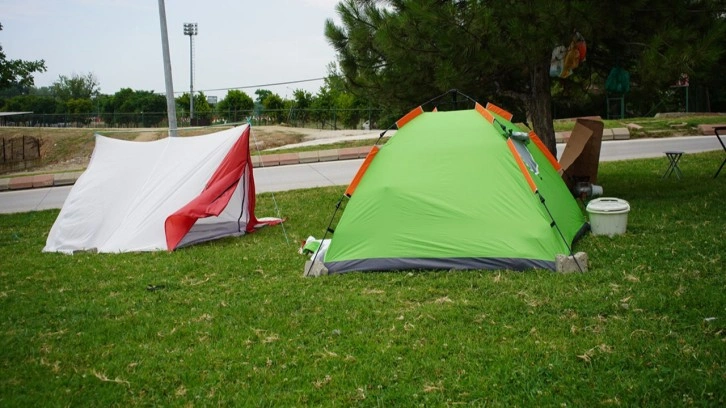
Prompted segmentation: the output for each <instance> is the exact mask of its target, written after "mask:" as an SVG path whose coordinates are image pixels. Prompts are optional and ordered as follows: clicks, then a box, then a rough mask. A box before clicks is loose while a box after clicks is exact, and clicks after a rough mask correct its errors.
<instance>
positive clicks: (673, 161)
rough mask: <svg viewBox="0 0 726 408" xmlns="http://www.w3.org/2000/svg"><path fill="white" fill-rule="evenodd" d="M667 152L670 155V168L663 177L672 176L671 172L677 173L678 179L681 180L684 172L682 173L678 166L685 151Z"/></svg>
mask: <svg viewBox="0 0 726 408" xmlns="http://www.w3.org/2000/svg"><path fill="white" fill-rule="evenodd" d="M665 154H666V156H668V168H667V169H666V171H665V173H663V176H662V177H661V178H666V177H670V175H671V174H675V175H676V177H678V180H680V179H681V176H683V173H681V169H680V168H679V167H678V161H679V160H681V156H683V152H665Z"/></svg>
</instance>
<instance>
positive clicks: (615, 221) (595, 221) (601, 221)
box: [586, 197, 630, 236]
mask: <svg viewBox="0 0 726 408" xmlns="http://www.w3.org/2000/svg"><path fill="white" fill-rule="evenodd" d="M586 210H587V213H588V214H589V215H590V229H591V231H592V234H593V235H608V236H613V235H618V234H624V233H625V229H626V228H627V226H628V213H629V212H630V204H628V202H627V201H625V200H621V199H619V198H613V197H601V198H597V199H595V200H592V201H590V202H589V203H588V204H587V208H586Z"/></svg>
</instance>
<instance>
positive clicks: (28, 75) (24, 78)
mask: <svg viewBox="0 0 726 408" xmlns="http://www.w3.org/2000/svg"><path fill="white" fill-rule="evenodd" d="M2 29H3V26H2V24H0V31H2ZM46 70H47V68H46V67H45V61H44V60H37V61H23V60H10V59H7V56H6V55H5V52H3V47H2V46H0V90H3V89H7V88H10V87H13V86H21V87H31V86H33V84H34V78H33V74H34V73H36V72H45V71H46Z"/></svg>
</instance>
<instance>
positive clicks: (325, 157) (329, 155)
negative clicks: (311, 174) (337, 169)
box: [318, 149, 338, 162]
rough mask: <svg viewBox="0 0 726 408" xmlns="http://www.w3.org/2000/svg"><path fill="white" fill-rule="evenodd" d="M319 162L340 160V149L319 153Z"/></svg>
mask: <svg viewBox="0 0 726 408" xmlns="http://www.w3.org/2000/svg"><path fill="white" fill-rule="evenodd" d="M318 160H319V161H321V162H322V161H331V160H338V149H331V150H321V151H319V152H318Z"/></svg>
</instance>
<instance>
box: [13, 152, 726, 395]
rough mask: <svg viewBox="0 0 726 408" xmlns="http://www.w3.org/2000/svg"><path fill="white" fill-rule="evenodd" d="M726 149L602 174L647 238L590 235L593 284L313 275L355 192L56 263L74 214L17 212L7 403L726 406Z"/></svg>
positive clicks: (267, 204) (586, 278)
mask: <svg viewBox="0 0 726 408" xmlns="http://www.w3.org/2000/svg"><path fill="white" fill-rule="evenodd" d="M722 156H723V153H722V152H710V153H703V154H687V155H684V157H683V159H682V160H681V163H680V164H681V168H682V170H683V173H684V178H683V179H682V180H680V181H679V180H677V179H675V178H672V179H666V180H662V179H661V178H660V177H661V174H662V172H663V171H664V170H665V168H666V167H667V160H666V158H665V157H663V158H657V159H647V160H637V161H627V162H609V163H603V164H602V165H601V168H600V184H602V185H603V186H604V188H605V193H606V194H605V195H606V196H612V197H619V198H622V199H625V200H627V201H628V202H629V203H630V205H631V211H630V213H629V219H628V231H627V233H626V234H624V235H620V236H615V237H612V238H609V237H606V236H592V235H589V236H586V237H585V238H584V239H583V240H582V241H580V242H579V243H578V244H577V245H576V246H575V250H576V251H585V252H587V253H588V255H589V258H590V272H588V273H584V274H583V273H574V274H566V275H562V274H556V273H552V272H546V271H530V272H511V271H437V272H432V271H427V272H424V271H410V272H395V273H352V274H346V275H339V276H326V277H320V278H304V277H303V276H302V275H303V264H304V261H305V258H304V257H303V256H302V255H299V254H298V253H297V249H298V245H299V241H300V240H302V239H305V238H306V237H307V236H308V235H314V236H316V237H320V236H321V235H322V234H323V232H324V230H325V228H326V226H327V223H328V220H329V219H330V216H331V214H332V211H333V209H334V206H335V203H336V202H337V201H338V199H339V197H340V196H341V194H342V192H343V190H344V187H335V188H323V189H308V190H297V191H290V192H284V193H277V194H275V195H274V200H273V196H272V195H270V194H261V195H259V197H258V211H257V213H258V216H273V215H277V214H276V213H275V210H274V208H275V202H276V204H277V206H278V207H279V208H280V211H281V214H280V215H281V216H283V217H286V218H287V220H288V221H287V222H286V223H285V224H284V229H283V228H282V227H281V226H275V227H269V228H265V229H263V230H261V231H259V232H257V233H255V234H251V235H248V236H245V237H241V238H230V239H224V240H219V241H216V242H213V243H208V244H204V245H197V246H194V247H189V248H184V249H180V250H178V251H176V252H173V253H166V252H160V253H159V252H157V253H132V254H116V255H111V254H88V253H86V254H77V255H74V256H66V255H61V254H55V253H53V254H46V253H42V252H41V249H42V248H43V246H44V243H45V238H46V235H47V233H48V230H49V229H50V227H51V225H52V223H53V221H54V219H55V217H56V216H57V214H58V211H55V210H54V211H42V212H32V213H24V214H13V215H0V310H2V316H1V317H2V319H1V320H0V406H5V407H32V406H212V405H214V406H254V407H259V406H280V407H289V406H452V405H460V404H461V405H474V406H482V405H494V406H577V407H589V406H682V405H698V406H723V405H724V404H726V275H725V272H726V270H725V267H724V264H726V262H725V261H724V254H726V236H725V234H724V231H726V206H725V203H726V175H723V174H722V175H721V176H720V177H719V178H717V179H713V178H712V177H713V173H714V172H715V171H716V169H717V168H718V165H719V164H720V163H721V160H722ZM283 232H285V233H286V234H287V239H286V237H285V234H283ZM150 285H151V286H150ZM150 289H153V290H150Z"/></svg>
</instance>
